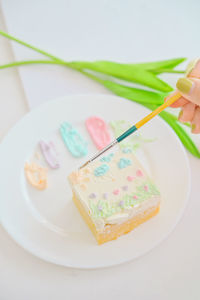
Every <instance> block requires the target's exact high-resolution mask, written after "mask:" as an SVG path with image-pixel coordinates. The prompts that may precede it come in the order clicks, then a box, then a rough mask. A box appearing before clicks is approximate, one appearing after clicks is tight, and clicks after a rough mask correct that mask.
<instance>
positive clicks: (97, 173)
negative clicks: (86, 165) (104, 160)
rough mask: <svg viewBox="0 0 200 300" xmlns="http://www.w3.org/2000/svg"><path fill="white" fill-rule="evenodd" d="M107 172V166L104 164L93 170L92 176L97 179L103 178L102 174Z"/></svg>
mask: <svg viewBox="0 0 200 300" xmlns="http://www.w3.org/2000/svg"><path fill="white" fill-rule="evenodd" d="M108 170H109V166H108V165H106V164H103V165H101V166H100V167H98V168H96V169H95V170H94V175H95V176H97V177H99V176H103V175H104V174H106V173H107V172H108Z"/></svg>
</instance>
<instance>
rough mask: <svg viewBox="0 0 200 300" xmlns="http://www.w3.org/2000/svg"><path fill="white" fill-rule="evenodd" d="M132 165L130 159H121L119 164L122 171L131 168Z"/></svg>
mask: <svg viewBox="0 0 200 300" xmlns="http://www.w3.org/2000/svg"><path fill="white" fill-rule="evenodd" d="M131 164H132V162H131V160H130V159H127V158H120V161H119V162H118V164H117V165H118V167H119V168H120V169H123V168H126V167H128V166H130V165H131Z"/></svg>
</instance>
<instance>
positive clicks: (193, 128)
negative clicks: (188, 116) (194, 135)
mask: <svg viewBox="0 0 200 300" xmlns="http://www.w3.org/2000/svg"><path fill="white" fill-rule="evenodd" d="M195 129H196V125H195V124H192V132H193V131H194V130H195Z"/></svg>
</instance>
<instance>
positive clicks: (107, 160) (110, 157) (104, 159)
mask: <svg viewBox="0 0 200 300" xmlns="http://www.w3.org/2000/svg"><path fill="white" fill-rule="evenodd" d="M113 155H114V154H113V153H110V154H109V155H107V156H104V157H102V158H101V159H100V161H101V162H110V161H111V159H112V157H113Z"/></svg>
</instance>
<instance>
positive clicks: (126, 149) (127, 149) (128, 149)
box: [122, 148, 132, 153]
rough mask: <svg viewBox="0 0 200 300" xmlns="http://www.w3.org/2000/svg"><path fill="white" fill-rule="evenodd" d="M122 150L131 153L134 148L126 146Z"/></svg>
mask: <svg viewBox="0 0 200 300" xmlns="http://www.w3.org/2000/svg"><path fill="white" fill-rule="evenodd" d="M122 151H123V152H124V153H130V152H132V150H131V149H130V148H124V149H123V150H122Z"/></svg>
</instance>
